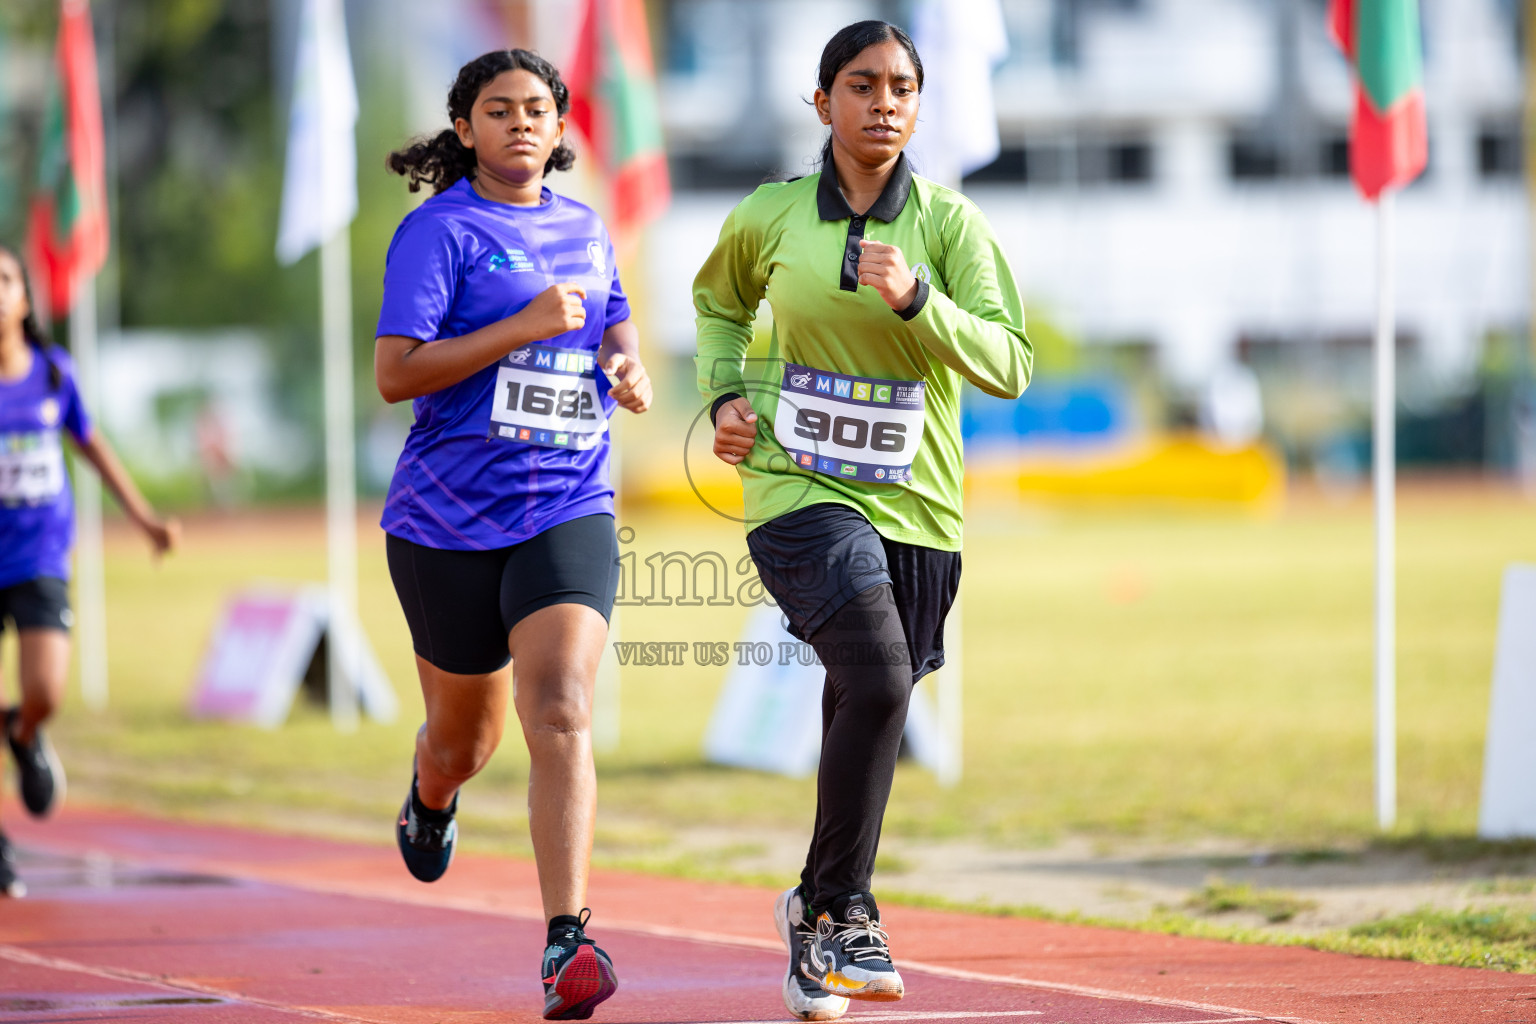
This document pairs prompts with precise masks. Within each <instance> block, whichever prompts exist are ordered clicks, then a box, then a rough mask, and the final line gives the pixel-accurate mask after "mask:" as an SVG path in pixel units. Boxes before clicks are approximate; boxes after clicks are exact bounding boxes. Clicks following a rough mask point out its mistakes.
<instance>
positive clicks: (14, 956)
mask: <svg viewBox="0 0 1536 1024" xmlns="http://www.w3.org/2000/svg"><path fill="white" fill-rule="evenodd" d="M0 959H5V960H10V961H12V962H13V963H18V964H25V965H26V966H28V967H46V968H48V969H50V970H55V971H69V972H71V973H74V974H89V975H92V976H93V977H97V978H107V979H110V980H112V981H131V982H134V983H135V984H139V985H149V986H152V987H154V988H160V989H165V990H166V991H169V992H180V993H189V992H191V993H196V994H197V995H200V996H215V997H217V998H219V999H223V1000H225V1001H227V1002H231V1003H244V1004H246V1005H247V1006H259V1007H261V1008H262V1009H265V1010H276V1011H278V1012H280V1013H292V1014H296V1015H297V1016H300V1017H309V1018H311V1019H313V1020H326V1021H332V1022H340V1024H389V1022H388V1021H378V1020H372V1019H371V1018H367V1017H353V1016H350V1015H348V1014H343V1013H332V1012H331V1011H329V1010H320V1009H316V1008H314V1007H308V1006H291V1005H289V1004H288V1003H279V1002H274V1001H273V1000H271V999H258V998H257V997H255V996H245V995H241V994H240V993H238V992H229V991H226V990H224V989H221V988H214V987H213V986H212V985H200V984H198V983H197V982H195V981H185V980H183V979H180V978H167V977H163V976H161V975H158V974H146V973H144V972H143V971H130V970H127V969H126V968H122V967H95V966H93V965H91V964H82V963H79V962H78V961H75V960H65V959H62V958H60V957H56V956H42V955H41V954H38V953H33V952H31V951H30V950H26V949H22V948H20V947H18V946H0Z"/></svg>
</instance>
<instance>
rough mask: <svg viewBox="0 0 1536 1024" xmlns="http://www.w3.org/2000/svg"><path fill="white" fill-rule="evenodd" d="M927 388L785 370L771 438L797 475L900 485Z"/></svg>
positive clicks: (791, 366) (918, 435)
mask: <svg viewBox="0 0 1536 1024" xmlns="http://www.w3.org/2000/svg"><path fill="white" fill-rule="evenodd" d="M923 398H924V383H923V382H922V381H910V380H881V379H879V378H876V377H855V376H852V375H851V374H846V373H833V372H831V371H829V370H818V369H816V368H814V367H810V366H801V365H799V364H797V363H786V364H785V365H784V378H783V380H782V381H780V384H779V405H778V412H777V414H776V415H775V416H774V421H773V432H774V436H775V437H777V438H778V440H779V443H780V444H782V445H783V446H784V448H785V450H786V451H787V452H789V455H790V457H791V458H793V459H794V460H795V464H796V465H797V466H799V467H800V468H802V469H806V470H810V471H812V472H815V473H825V474H826V475H828V476H835V477H839V478H841V479H844V480H861V481H864V482H865V483H881V484H890V483H904V482H906V481H908V480H910V479H912V460H913V459H914V458H915V457H916V455H917V449H918V446H919V445H921V444H922V441H923Z"/></svg>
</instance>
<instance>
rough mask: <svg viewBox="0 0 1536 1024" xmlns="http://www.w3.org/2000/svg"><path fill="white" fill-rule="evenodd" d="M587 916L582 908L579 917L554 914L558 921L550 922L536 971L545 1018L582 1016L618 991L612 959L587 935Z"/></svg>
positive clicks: (590, 914)
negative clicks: (541, 986)
mask: <svg viewBox="0 0 1536 1024" xmlns="http://www.w3.org/2000/svg"><path fill="white" fill-rule="evenodd" d="M591 919H592V911H590V910H587V909H585V908H583V910H582V912H581V916H580V917H579V918H571V917H569V916H566V917H565V918H564V919H563V922H562V919H561V918H556V919H555V920H556V921H557V922H562V923H560V924H555V923H551V925H550V930H549V945H548V946H547V947H546V948H545V950H544V965H543V971H542V973H541V974H540V975H539V976H540V977H541V978H543V979H544V1019H545V1020H586V1019H587V1018H588V1017H590V1016H592V1011H593V1010H594V1009H596V1007H597V1004H598V1003H600V1002H602V1001H603V1000H604V999H607V998H608V997H609V996H611V995H613V994H614V993H615V992H616V991H618V988H619V975H618V972H616V971H615V970H614V969H613V961H612V960H610V959H608V954H607V953H605V952H603V951H602V949H601V948H600V947H599V946H597V945H596V944H595V943H594V942H593V941H592V940H591V939H589V938H587V933H586V930H585V929H586V927H587V922H588V921H589V920H591ZM572 921H574V922H575V923H569V922H572Z"/></svg>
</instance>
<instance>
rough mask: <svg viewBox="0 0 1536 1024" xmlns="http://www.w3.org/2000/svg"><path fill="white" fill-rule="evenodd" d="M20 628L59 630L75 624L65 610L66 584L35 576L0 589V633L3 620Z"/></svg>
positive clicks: (66, 608) (67, 608)
mask: <svg viewBox="0 0 1536 1024" xmlns="http://www.w3.org/2000/svg"><path fill="white" fill-rule="evenodd" d="M7 619H9V620H10V621H11V624H12V625H13V626H15V627H16V630H17V631H18V632H20V631H21V630H23V629H62V630H63V631H64V632H66V633H67V632H69V627H70V626H73V625H74V624H75V616H74V613H73V612H71V611H70V610H69V584H68V583H65V582H64V581H63V580H61V579H59V578H58V577H57V576H39V577H37V578H36V579H30V580H26V581H24V582H22V583H17V584H14V585H12V586H9V587H0V633H3V632H4V631H5V621H6V620H7Z"/></svg>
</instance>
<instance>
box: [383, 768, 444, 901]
mask: <svg viewBox="0 0 1536 1024" xmlns="http://www.w3.org/2000/svg"><path fill="white" fill-rule="evenodd" d="M458 809H459V794H457V793H455V794H453V803H451V804H449V805H448V807H447V809H446V810H442V811H434V810H433V809H432V808H430V807H427V806H426V805H425V804H423V803H422V802H421V797H419V796H417V795H416V773H415V772H412V773H411V791H410V793H409V794H407V795H406V798H405V805H404V806H403V807H401V808H400V820H399V822H397V823H396V825H395V838H396V839H397V840H398V841H399V843H400V856H402V857H404V858H405V866H406V867H407V868H409V869H410V872H411V874H412V875H414V876H416V878H418V879H419V880H421V881H423V882H435V881H437V880H438V879H439V878H442V877H443V872H444V871H447V870H448V865H449V864H450V863H452V861H453V842H454V840H455V839H457V838H458V837H459V823H458V822H456V821H454V820H453V816H454V814H455V813H457V812H458Z"/></svg>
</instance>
